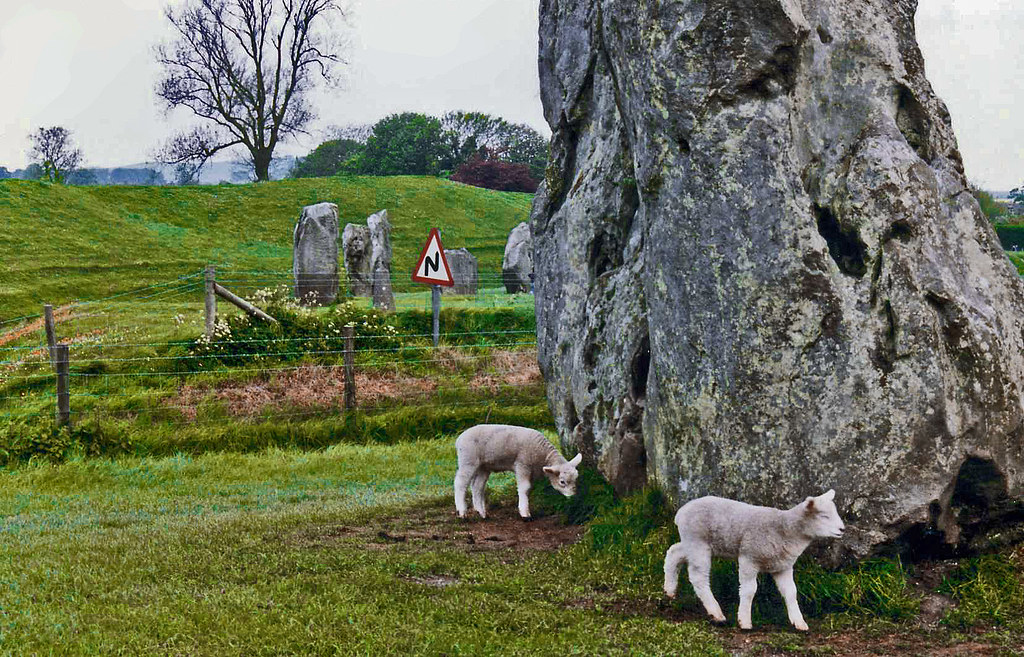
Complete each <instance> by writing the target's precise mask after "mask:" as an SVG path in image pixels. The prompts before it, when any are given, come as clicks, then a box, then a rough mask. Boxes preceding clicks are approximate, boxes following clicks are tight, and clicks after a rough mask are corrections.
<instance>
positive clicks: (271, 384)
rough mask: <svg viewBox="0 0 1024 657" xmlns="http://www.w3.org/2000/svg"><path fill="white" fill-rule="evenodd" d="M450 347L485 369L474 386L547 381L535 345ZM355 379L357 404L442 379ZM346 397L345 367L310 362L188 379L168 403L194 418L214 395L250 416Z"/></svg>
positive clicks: (373, 374) (419, 389)
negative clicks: (194, 382)
mask: <svg viewBox="0 0 1024 657" xmlns="http://www.w3.org/2000/svg"><path fill="white" fill-rule="evenodd" d="M444 353H445V354H446V356H445V362H446V363H448V364H449V365H450V368H451V369H459V368H461V367H463V366H465V365H466V364H468V363H475V364H476V365H477V367H478V368H479V370H480V371H479V372H478V373H477V374H476V375H475V376H474V377H473V378H472V379H471V380H470V381H469V383H468V388H469V390H470V391H474V390H491V391H497V389H498V388H499V387H500V386H509V385H512V386H521V385H529V384H535V383H540V382H541V381H542V377H541V373H540V368H539V367H538V365H537V355H536V353H535V352H532V351H499V352H496V353H495V354H494V355H493V356H492V357H491V358H489V359H486V360H479V359H478V360H476V361H473V360H471V359H468V358H465V357H464V356H460V355H458V350H454V349H447V350H446V351H445V352H444ZM446 369H447V368H446ZM355 383H356V404H357V405H358V407H359V408H362V409H366V408H367V407H372V406H377V405H380V404H381V403H383V402H387V401H391V400H399V399H401V400H408V399H412V398H427V397H430V396H431V395H433V394H435V393H437V392H438V390H439V385H438V383H437V381H436V380H435V379H434V378H432V377H430V376H409V375H407V374H402V373H400V372H395V371H363V372H360V371H358V370H357V371H356V373H355ZM344 399H345V371H344V369H343V368H341V367H337V366H324V365H304V366H300V367H296V368H294V369H289V370H284V371H278V372H276V373H274V374H271V375H270V376H268V377H267V378H261V379H259V380H256V381H247V382H239V381H224V382H222V383H220V384H218V385H217V386H215V387H210V386H191V385H185V386H182V387H181V388H180V389H179V391H178V394H177V395H175V396H174V397H169V398H167V399H165V400H164V402H163V403H164V404H165V405H166V406H168V407H170V408H176V409H179V410H180V411H181V413H182V414H183V415H184V416H185V417H186V418H187V419H189V420H194V419H195V417H196V412H197V408H198V407H199V405H200V404H202V403H203V402H206V401H210V400H213V401H216V402H220V403H223V404H224V405H225V407H226V408H227V411H228V414H230V415H232V416H234V417H250V416H256V415H259V414H261V413H263V412H264V411H267V410H273V409H277V408H282V407H285V408H297V409H311V408H329V407H340V406H342V405H343V404H344Z"/></svg>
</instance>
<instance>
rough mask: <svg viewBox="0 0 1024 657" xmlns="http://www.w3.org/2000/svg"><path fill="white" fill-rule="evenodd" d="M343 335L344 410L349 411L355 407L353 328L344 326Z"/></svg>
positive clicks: (354, 346)
mask: <svg viewBox="0 0 1024 657" xmlns="http://www.w3.org/2000/svg"><path fill="white" fill-rule="evenodd" d="M343 330H344V335H345V410H346V411H351V410H353V409H354V408H355V407H356V376H355V372H354V369H355V351H356V339H355V329H354V328H352V327H351V326H346V327H345V328H344V329H343Z"/></svg>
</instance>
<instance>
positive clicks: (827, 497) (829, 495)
mask: <svg viewBox="0 0 1024 657" xmlns="http://www.w3.org/2000/svg"><path fill="white" fill-rule="evenodd" d="M835 496H836V492H835V491H834V490H832V489H831V488H830V489H829V491H828V492H827V493H825V494H824V495H822V496H821V499H823V500H832V499H834V498H835Z"/></svg>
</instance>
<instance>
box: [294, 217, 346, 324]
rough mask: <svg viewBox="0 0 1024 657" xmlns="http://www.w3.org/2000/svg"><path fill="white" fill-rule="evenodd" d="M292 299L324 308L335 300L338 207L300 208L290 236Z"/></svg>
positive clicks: (336, 286) (336, 293)
mask: <svg viewBox="0 0 1024 657" xmlns="http://www.w3.org/2000/svg"><path fill="white" fill-rule="evenodd" d="M292 238H293V243H294V255H293V260H292V275H293V276H294V278H295V297H296V298H297V299H298V300H299V301H300V302H301V303H304V304H308V305H325V304H329V303H334V301H335V299H337V298H338V206H337V205H335V204H334V203H317V204H316V205H307V206H305V207H304V208H302V214H301V215H300V216H299V221H298V223H297V224H295V230H294V231H293V233H292Z"/></svg>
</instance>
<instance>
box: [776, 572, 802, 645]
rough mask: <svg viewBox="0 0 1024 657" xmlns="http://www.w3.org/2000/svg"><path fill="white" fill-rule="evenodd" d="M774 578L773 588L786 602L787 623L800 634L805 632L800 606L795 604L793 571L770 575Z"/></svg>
mask: <svg viewBox="0 0 1024 657" xmlns="http://www.w3.org/2000/svg"><path fill="white" fill-rule="evenodd" d="M772 577H774V578H775V586H776V587H777V588H778V589H779V593H780V594H782V599H783V600H785V601H786V613H787V614H789V622H790V623H792V624H793V627H795V628H796V629H798V630H800V631H801V632H806V631H807V623H805V622H804V617H803V614H801V613H800V605H798V604H797V603H796V582H794V581H793V569H792V568H790V569H789V570H784V571H782V572H781V573H775V574H773V575H772Z"/></svg>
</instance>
